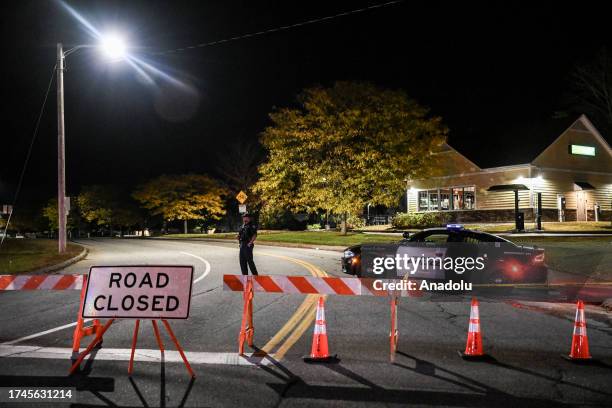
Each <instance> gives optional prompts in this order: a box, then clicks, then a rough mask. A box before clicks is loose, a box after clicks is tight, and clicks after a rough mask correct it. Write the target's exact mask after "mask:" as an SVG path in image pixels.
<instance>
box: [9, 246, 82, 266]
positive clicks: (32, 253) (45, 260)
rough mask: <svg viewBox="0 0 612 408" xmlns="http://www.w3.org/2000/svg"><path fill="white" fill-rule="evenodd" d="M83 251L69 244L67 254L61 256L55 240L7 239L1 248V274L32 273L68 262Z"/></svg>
mask: <svg viewBox="0 0 612 408" xmlns="http://www.w3.org/2000/svg"><path fill="white" fill-rule="evenodd" d="M82 250H83V247H81V246H79V245H75V244H71V243H68V248H67V251H66V253H65V254H61V255H60V254H58V253H57V241H55V240H50V239H7V240H5V241H4V244H3V245H2V247H0V273H3V274H7V273H9V274H13V273H22V272H31V271H34V270H36V269H39V268H43V267H45V266H50V265H55V264H58V263H60V262H63V261H65V260H68V259H70V258H72V257H74V256H77V255H78V254H80V253H81V251H82Z"/></svg>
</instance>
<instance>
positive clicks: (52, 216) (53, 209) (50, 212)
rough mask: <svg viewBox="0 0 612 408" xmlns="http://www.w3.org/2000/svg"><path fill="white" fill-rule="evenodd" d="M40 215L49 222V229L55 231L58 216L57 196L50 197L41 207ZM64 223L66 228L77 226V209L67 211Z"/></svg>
mask: <svg viewBox="0 0 612 408" xmlns="http://www.w3.org/2000/svg"><path fill="white" fill-rule="evenodd" d="M42 215H43V217H45V218H46V219H47V221H48V222H49V224H48V225H49V229H50V230H51V231H57V229H58V220H59V216H58V213H57V198H51V199H50V200H49V201H48V202H47V205H46V206H45V207H43V209H42ZM66 224H67V227H68V229H69V230H70V229H73V228H77V227H78V224H79V214H78V211H75V210H74V209H71V210H70V211H69V212H68V217H67V220H66Z"/></svg>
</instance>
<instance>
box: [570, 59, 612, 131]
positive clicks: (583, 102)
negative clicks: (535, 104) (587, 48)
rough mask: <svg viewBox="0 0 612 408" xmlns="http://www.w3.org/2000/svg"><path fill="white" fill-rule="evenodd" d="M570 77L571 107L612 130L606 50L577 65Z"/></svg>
mask: <svg viewBox="0 0 612 408" xmlns="http://www.w3.org/2000/svg"><path fill="white" fill-rule="evenodd" d="M571 79H572V87H571V91H570V98H569V102H570V104H571V106H572V108H573V109H574V110H576V111H578V112H580V113H586V114H588V115H589V116H590V117H591V118H592V119H594V120H595V121H596V122H598V123H599V124H601V125H602V127H604V128H607V129H609V130H612V57H611V56H610V55H609V54H608V52H607V50H606V49H605V48H604V49H602V50H601V51H600V52H599V54H598V55H597V58H596V59H595V60H593V61H591V62H590V63H586V64H580V65H577V66H576V67H575V68H574V70H573V72H572V74H571Z"/></svg>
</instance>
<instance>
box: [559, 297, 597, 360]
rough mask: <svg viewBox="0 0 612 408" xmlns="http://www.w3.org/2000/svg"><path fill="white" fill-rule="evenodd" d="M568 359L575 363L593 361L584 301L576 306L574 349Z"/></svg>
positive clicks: (580, 301)
mask: <svg viewBox="0 0 612 408" xmlns="http://www.w3.org/2000/svg"><path fill="white" fill-rule="evenodd" d="M564 357H565V356H564ZM566 358H567V359H568V360H570V361H575V362H588V361H592V359H591V354H590V353H589V338H588V337H587V329H586V319H585V318H584V303H583V302H582V300H579V301H578V303H577V304H576V319H575V321H574V335H573V336H572V349H571V350H570V353H569V356H567V357H566Z"/></svg>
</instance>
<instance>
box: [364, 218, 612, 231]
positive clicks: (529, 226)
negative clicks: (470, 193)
mask: <svg viewBox="0 0 612 408" xmlns="http://www.w3.org/2000/svg"><path fill="white" fill-rule="evenodd" d="M463 225H464V226H465V228H469V229H473V230H479V231H486V232H512V230H514V223H513V222H504V223H475V224H463ZM535 228H536V225H535V223H533V222H526V223H525V229H526V230H528V231H531V230H533V231H535ZM542 229H543V230H544V231H558V232H584V231H605V232H610V233H612V224H611V223H610V221H599V222H595V221H588V222H575V221H568V222H543V223H542ZM361 230H362V231H377V232H389V231H392V227H391V225H390V224H389V225H369V226H367V227H363V228H361Z"/></svg>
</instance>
